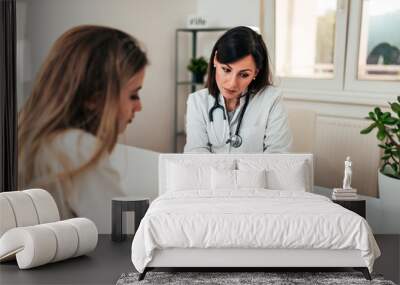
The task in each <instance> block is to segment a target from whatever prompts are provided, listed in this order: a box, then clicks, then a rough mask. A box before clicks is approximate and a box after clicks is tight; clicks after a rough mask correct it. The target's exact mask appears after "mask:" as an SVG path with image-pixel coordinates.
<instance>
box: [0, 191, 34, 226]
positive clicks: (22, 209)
mask: <svg viewBox="0 0 400 285" xmlns="http://www.w3.org/2000/svg"><path fill="white" fill-rule="evenodd" d="M1 195H2V196H3V197H4V198H6V199H7V200H8V202H9V203H10V206H11V208H12V210H13V213H14V219H15V222H16V225H17V227H26V226H33V225H37V224H38V223H39V220H38V215H37V213H36V210H35V205H34V204H33V201H32V199H31V198H30V196H29V195H28V194H26V193H24V192H23V191H13V192H3V193H1Z"/></svg>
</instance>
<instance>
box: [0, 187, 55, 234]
mask: <svg viewBox="0 0 400 285" xmlns="http://www.w3.org/2000/svg"><path fill="white" fill-rule="evenodd" d="M0 214H1V215H0V217H1V222H0V237H1V236H2V235H3V234H4V233H5V232H6V231H8V230H9V229H12V228H15V227H26V226H34V225H37V224H44V223H51V222H56V221H59V220H60V214H59V213H58V209H57V205H56V202H55V201H54V199H53V197H52V196H51V194H50V193H49V192H47V191H45V190H43V189H29V190H25V191H12V192H3V193H0Z"/></svg>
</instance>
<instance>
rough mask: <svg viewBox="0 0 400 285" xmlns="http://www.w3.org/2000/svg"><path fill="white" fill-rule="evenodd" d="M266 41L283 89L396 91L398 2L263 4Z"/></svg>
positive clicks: (291, 0)
mask: <svg viewBox="0 0 400 285" xmlns="http://www.w3.org/2000/svg"><path fill="white" fill-rule="evenodd" d="M265 4H266V5H265V18H266V21H265V22H266V26H265V27H266V28H265V34H266V40H267V45H268V44H269V49H270V54H271V59H272V62H273V65H274V69H275V75H276V76H277V78H278V79H279V82H280V85H281V86H282V87H283V88H288V89H296V90H301V89H310V88H312V89H320V90H328V91H329V90H330V91H357V92H377V93H379V92H380V93H382V92H386V93H393V94H398V93H399V92H400V28H399V27H400V0H351V1H350V0H324V1H321V0H266V3H265Z"/></svg>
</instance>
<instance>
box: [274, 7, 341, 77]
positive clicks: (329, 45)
mask: <svg viewBox="0 0 400 285" xmlns="http://www.w3.org/2000/svg"><path fill="white" fill-rule="evenodd" d="M275 3H276V4H275V5H276V6H275V7H276V24H275V26H276V31H275V35H276V48H275V50H276V71H277V75H278V76H283V77H311V78H324V79H329V78H333V77H334V62H333V59H334V49H335V24H336V0H324V1H320V0H279V1H276V2H275Z"/></svg>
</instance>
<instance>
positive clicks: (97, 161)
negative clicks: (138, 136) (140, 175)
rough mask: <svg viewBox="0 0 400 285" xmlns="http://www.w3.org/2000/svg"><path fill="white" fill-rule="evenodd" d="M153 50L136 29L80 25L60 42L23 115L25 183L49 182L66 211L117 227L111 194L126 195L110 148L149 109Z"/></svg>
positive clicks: (102, 226)
mask: <svg viewBox="0 0 400 285" xmlns="http://www.w3.org/2000/svg"><path fill="white" fill-rule="evenodd" d="M147 64H148V60H147V57H146V54H145V53H144V52H143V50H142V49H141V48H140V47H139V45H138V42H137V41H136V40H135V39H134V38H133V37H132V36H130V35H128V34H126V33H124V32H122V31H119V30H116V29H113V28H108V27H100V26H78V27H75V28H73V29H71V30H68V31H67V32H65V33H64V34H63V35H62V36H61V37H60V38H59V39H58V40H57V41H56V42H55V43H54V45H53V47H52V48H51V50H50V53H49V54H48V56H47V58H46V60H45V62H44V64H43V66H42V68H41V70H40V72H39V74H38V77H37V80H36V83H35V85H34V88H33V92H32V94H31V96H30V97H29V99H28V100H27V102H26V103H25V105H24V106H23V108H22V110H21V111H20V113H19V116H18V161H19V165H18V176H19V177H18V178H19V189H26V188H28V187H41V188H44V189H46V190H48V191H49V192H50V193H51V194H52V195H53V197H54V198H55V200H56V203H57V205H58V208H59V210H60V214H61V216H62V218H64V219H65V218H70V217H74V216H83V217H87V218H90V219H92V220H93V221H94V222H95V223H96V225H97V227H98V229H99V232H100V233H108V232H110V229H111V226H110V220H111V198H112V197H115V196H121V195H123V194H122V192H121V189H120V185H119V176H118V173H117V172H116V171H115V170H114V169H113V168H112V167H111V165H110V161H109V154H110V152H111V151H112V150H113V148H114V146H115V144H116V141H117V136H118V134H119V133H122V132H123V131H124V130H125V128H126V126H127V124H129V123H130V122H131V121H132V120H133V118H134V116H135V113H136V112H139V111H140V110H141V109H142V106H141V102H140V97H139V94H138V92H139V90H140V89H141V87H142V83H143V79H144V75H145V68H146V66H147Z"/></svg>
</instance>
